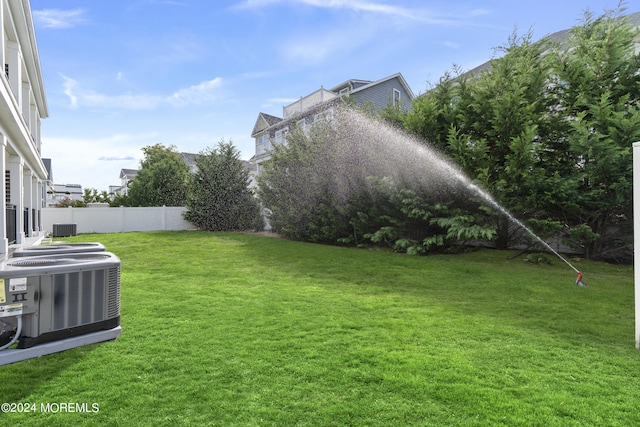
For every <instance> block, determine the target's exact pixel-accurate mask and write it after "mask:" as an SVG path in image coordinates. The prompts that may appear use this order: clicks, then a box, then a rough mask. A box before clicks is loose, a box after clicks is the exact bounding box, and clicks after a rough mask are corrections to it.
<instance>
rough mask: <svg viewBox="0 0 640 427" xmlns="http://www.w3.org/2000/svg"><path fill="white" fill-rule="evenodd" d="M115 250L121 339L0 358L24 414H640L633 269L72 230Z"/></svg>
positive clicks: (627, 420)
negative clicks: (73, 409) (66, 408)
mask: <svg viewBox="0 0 640 427" xmlns="http://www.w3.org/2000/svg"><path fill="white" fill-rule="evenodd" d="M69 240H71V241H99V242H101V243H103V244H104V245H106V246H107V249H108V250H109V251H112V252H114V253H116V254H117V255H118V256H119V257H120V259H121V261H122V276H121V282H122V283H121V291H122V306H121V311H122V327H123V334H122V336H121V337H119V338H118V339H116V340H115V341H111V342H107V343H101V344H96V345H91V346H86V347H81V348H76V349H72V350H69V351H66V352H63V353H58V354H54V355H49V356H45V357H41V358H39V359H32V360H28V361H24V362H19V363H16V364H12V365H7V366H2V367H0V383H1V384H2V387H0V396H2V398H1V399H0V400H2V401H5V402H24V403H36V404H37V405H38V408H39V405H40V404H41V403H45V404H46V403H51V402H72V403H87V404H88V405H89V407H91V405H92V404H93V403H97V404H98V405H99V412H94V413H61V412H59V413H43V412H36V413H22V414H18V413H10V414H7V413H5V414H0V425H21V426H31V425H34V426H35V425H37V426H58V425H60V426H62V425H64V426H70V425H87V426H93V425H112V426H161V425H170V426H180V425H189V426H206V425H211V426H414V425H415V426H420V425H422V426H438V425H443V426H456V425H460V426H490V425H504V426H518V425H521V426H586V425H593V426H596V425H599V426H631V425H640V413H639V411H638V405H639V403H638V402H640V385H639V384H640V353H639V352H638V351H637V350H636V349H635V340H634V298H633V295H634V294H633V270H632V268H630V267H620V266H611V265H607V264H602V263H593V262H579V263H578V264H577V266H578V267H579V268H580V269H582V270H583V271H584V272H585V277H584V280H585V281H586V282H587V283H588V284H589V287H588V288H581V287H578V286H575V285H574V284H573V280H574V278H575V273H574V272H573V271H572V270H571V269H569V268H568V267H567V266H566V265H565V264H564V263H562V262H561V261H554V262H553V264H552V265H534V264H527V263H524V262H523V261H522V259H521V258H518V259H514V260H509V259H507V257H508V256H509V255H511V254H512V252H501V251H493V250H478V251H475V252H472V253H469V254H465V255H453V256H444V255H441V256H428V257H410V256H406V255H398V254H393V253H389V252H384V251H365V250H357V249H348V248H339V247H330V246H322V245H314V244H305V243H299V242H291V241H286V240H283V239H278V238H272V237H265V236H259V235H246V234H236V233H206V232H157V233H126V234H108V235H82V236H77V237H74V238H70V239H69Z"/></svg>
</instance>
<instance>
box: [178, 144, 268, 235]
mask: <svg viewBox="0 0 640 427" xmlns="http://www.w3.org/2000/svg"><path fill="white" fill-rule="evenodd" d="M196 166H197V168H198V170H197V172H196V173H195V174H194V175H193V176H192V177H191V181H190V185H189V193H188V195H187V201H186V207H187V212H185V216H184V217H185V219H186V220H187V221H190V222H192V223H193V224H194V225H196V226H197V227H198V228H200V229H202V230H209V231H233V230H250V229H251V230H259V229H262V228H263V226H264V224H263V220H262V217H261V215H260V207H259V205H258V201H257V200H256V198H255V197H254V195H253V191H252V190H251V189H249V188H248V186H247V184H248V182H249V172H248V171H247V169H246V168H245V167H244V165H243V163H242V161H241V160H240V152H239V151H238V150H237V149H236V148H235V147H234V146H233V144H232V143H231V142H224V141H221V142H219V143H218V147H217V148H215V149H208V150H206V151H204V152H202V153H200V154H199V155H198V156H197V157H196Z"/></svg>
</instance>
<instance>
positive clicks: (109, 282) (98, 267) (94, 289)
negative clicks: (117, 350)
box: [0, 251, 121, 365]
mask: <svg viewBox="0 0 640 427" xmlns="http://www.w3.org/2000/svg"><path fill="white" fill-rule="evenodd" d="M2 325H4V327H3V328H2V329H3V330H4V332H1V333H0V340H2V341H0V365H2V364H6V363H13V362H15V361H19V360H24V359H28V358H31V357H38V356H42V355H44V354H49V353H54V352H58V351H62V350H66V349H69V348H73V347H78V346H80V345H86V344H92V343H95V342H101V341H107V340H110V339H114V338H116V337H117V336H119V335H120V334H121V328H120V259H119V258H118V257H117V256H116V255H114V254H112V253H110V252H104V251H103V252H85V253H69V254H54V255H47V256H28V257H18V258H10V259H7V260H5V261H4V262H2V263H1V264H0V326H2ZM11 332H13V335H11ZM5 341H7V342H5ZM15 343H17V346H16V348H11V349H10V348H9V347H11V346H12V345H13V344H15Z"/></svg>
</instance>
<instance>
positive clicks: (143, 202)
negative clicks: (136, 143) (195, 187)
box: [128, 144, 189, 206]
mask: <svg viewBox="0 0 640 427" xmlns="http://www.w3.org/2000/svg"><path fill="white" fill-rule="evenodd" d="M142 151H143V153H144V156H145V158H144V160H142V161H141V162H140V170H139V171H138V174H137V175H136V178H135V179H134V180H133V182H132V183H131V185H130V188H129V197H128V199H129V203H130V205H131V206H184V203H185V199H186V193H187V180H188V178H189V167H188V166H187V165H186V163H185V162H184V161H183V160H182V158H181V157H180V154H179V153H178V152H177V151H176V147H174V146H169V147H165V146H164V145H162V144H156V145H152V146H148V147H144V148H143V149H142Z"/></svg>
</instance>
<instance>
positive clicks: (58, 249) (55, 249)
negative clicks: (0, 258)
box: [12, 242, 106, 257]
mask: <svg viewBox="0 0 640 427" xmlns="http://www.w3.org/2000/svg"><path fill="white" fill-rule="evenodd" d="M104 251H106V248H105V247H104V245H103V244H102V243H98V242H86V243H85V242H82V243H54V244H50V245H37V246H21V247H19V248H18V249H16V250H15V251H14V252H13V255H12V256H13V257H27V256H42V255H54V254H56V255H57V254H71V253H84V252H104Z"/></svg>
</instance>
